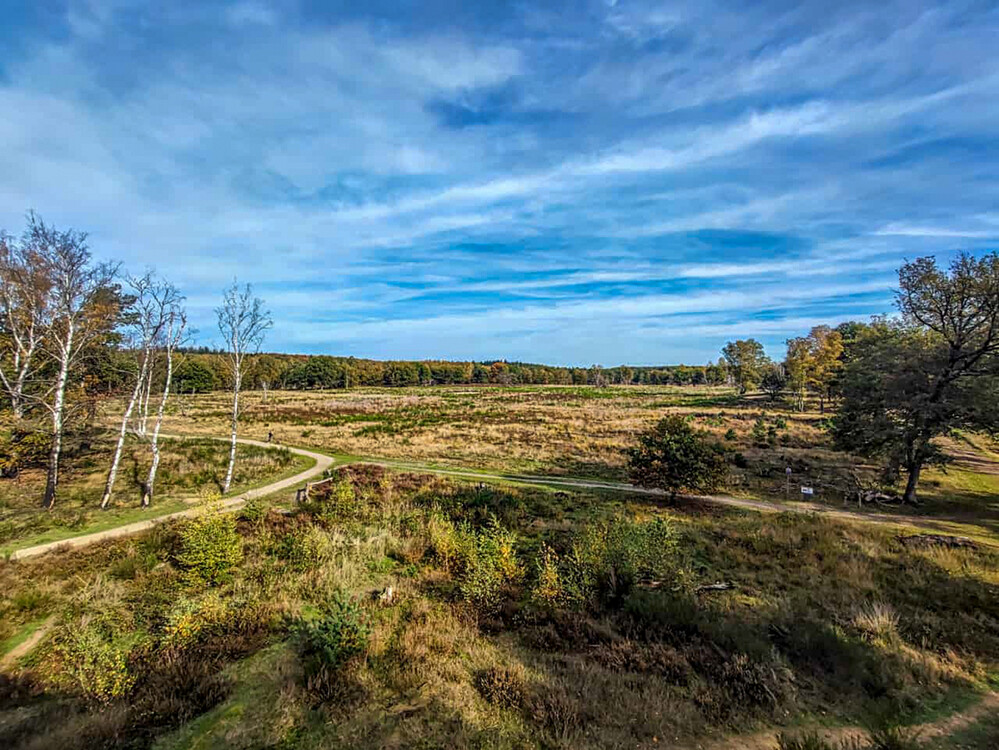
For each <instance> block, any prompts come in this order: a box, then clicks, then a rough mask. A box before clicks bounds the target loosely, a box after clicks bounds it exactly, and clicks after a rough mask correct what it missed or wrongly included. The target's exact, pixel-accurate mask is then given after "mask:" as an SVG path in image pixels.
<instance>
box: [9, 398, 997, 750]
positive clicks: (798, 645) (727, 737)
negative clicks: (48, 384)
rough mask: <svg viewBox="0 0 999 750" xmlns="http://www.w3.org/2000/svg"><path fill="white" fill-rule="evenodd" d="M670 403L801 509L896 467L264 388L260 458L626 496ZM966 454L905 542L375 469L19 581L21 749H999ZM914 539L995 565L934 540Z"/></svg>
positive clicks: (768, 421)
mask: <svg viewBox="0 0 999 750" xmlns="http://www.w3.org/2000/svg"><path fill="white" fill-rule="evenodd" d="M225 407H226V404H225V396H224V394H209V395H204V396H196V397H185V398H184V399H182V400H178V403H177V404H175V405H174V406H173V409H172V413H171V414H170V415H169V423H168V425H167V426H166V429H167V430H168V431H169V432H170V433H174V434H183V435H202V436H209V435H214V436H217V435H223V434H224V433H225V419H226V417H225ZM667 411H677V412H680V413H683V414H686V415H688V416H689V417H690V418H691V420H692V421H693V422H694V423H695V424H696V425H697V426H699V427H700V428H702V429H704V430H707V431H708V432H710V433H711V434H712V435H713V436H714V438H716V439H717V440H718V441H720V442H721V443H722V444H723V445H724V446H725V449H726V450H725V454H726V465H727V467H728V479H727V486H726V487H725V488H724V491H725V492H728V493H731V494H734V495H740V496H743V497H747V498H752V497H757V498H765V499H768V500H770V501H773V502H775V503H781V502H789V503H797V502H800V501H799V500H796V499H792V498H785V496H784V491H785V481H786V480H785V477H784V469H785V467H786V466H791V467H792V471H793V477H794V483H795V487H797V485H799V484H803V483H805V482H807V483H809V484H810V485H812V486H814V487H815V488H816V489H817V491H818V493H819V494H818V499H817V502H818V503H819V504H825V505H826V506H830V507H836V508H841V507H842V504H843V495H844V493H846V492H847V491H848V490H849V487H850V484H849V483H850V482H856V481H858V479H859V481H865V479H866V478H868V477H870V476H872V475H873V473H874V470H875V469H874V467H872V466H865V465H863V464H862V463H861V462H858V461H856V460H855V459H853V458H852V457H850V456H844V455H843V454H838V453H835V452H833V451H832V450H831V449H830V446H829V445H828V441H827V438H826V434H825V431H824V430H823V424H822V422H823V420H824V419H825V415H822V414H819V413H816V412H806V413H803V414H797V413H792V412H790V411H788V410H787V409H786V408H784V407H782V406H781V405H779V404H772V403H768V402H765V401H763V400H761V399H760V398H757V397H752V398H749V399H745V400H740V399H738V398H737V397H736V395H735V394H734V393H733V392H731V391H729V390H725V389H707V388H663V387H627V388H613V387H612V388H601V389H593V388H582V387H576V388H572V387H565V388H559V387H530V388H467V387H466V388H462V387H454V388H418V389H399V390H387V389H360V390H357V391H349V392H333V393H293V392H280V393H271V394H269V395H268V398H267V400H266V403H265V402H264V400H263V397H262V394H260V393H251V394H248V395H247V399H246V402H245V408H244V412H243V418H244V422H243V425H242V427H241V434H242V435H243V436H245V437H252V438H260V439H266V437H267V435H268V433H273V439H274V440H275V441H276V442H279V443H290V444H297V445H301V446H304V447H313V448H317V449H319V450H323V451H327V452H331V453H336V454H338V455H339V456H341V457H343V458H358V457H361V458H372V459H373V458H385V459H394V460H396V461H399V462H407V463H410V464H413V465H424V466H430V465H434V466H449V467H463V468H468V469H483V470H490V471H492V472H496V473H504V474H513V473H531V474H537V475H549V476H562V477H566V476H574V477H590V478H602V479H606V480H621V479H624V478H625V477H626V474H625V471H624V459H623V455H622V450H623V449H624V448H625V447H627V446H628V445H629V444H630V443H631V441H632V440H634V437H635V435H636V433H637V432H638V431H639V430H641V429H643V428H644V427H645V426H647V425H648V424H650V423H651V422H653V421H654V420H655V419H657V418H658V417H660V416H662V415H663V414H664V413H666V412H667ZM187 445H189V446H191V448H190V449H191V450H194V447H197V446H200V447H199V448H198V450H201V451H210V450H211V448H210V446H211V445H212V444H211V443H209V442H207V441H201V440H197V441H195V442H193V443H190V444H177V446H175V448H176V449H177V450H178V455H177V456H175V458H174V461H176V462H181V463H179V464H177V466H176V467H175V469H176V470H174V471H173V472H172V475H174V476H176V477H177V479H176V480H175V484H176V486H175V491H176V492H178V493H182V492H183V491H185V490H186V489H190V488H191V487H193V485H195V484H202V483H205V482H207V483H211V481H212V480H211V478H210V477H208V476H207V475H205V476H203V477H201V478H200V479H195V477H196V476H197V474H196V472H195V471H194V469H195V468H196V467H201V468H202V469H203V470H204V471H209V468H208V467H209V466H211V465H214V464H216V463H218V461H217V457H216V458H211V457H208V456H207V454H206V455H205V456H204V457H203V458H204V461H203V462H202V463H201V464H199V463H197V461H195V460H194V459H193V458H192V457H190V456H187V454H185V453H184V451H185V450H188V448H186V447H185V446H187ZM215 445H216V447H218V444H215ZM945 447H946V449H947V451H948V453H949V454H950V455H952V456H953V457H954V459H955V462H954V464H953V465H952V466H951V467H950V468H949V469H948V471H947V472H946V473H944V472H941V471H934V472H928V473H927V476H926V483H925V487H924V493H923V494H924V497H925V502H924V504H923V505H922V506H921V507H919V508H917V509H909V510H904V511H900V510H899V509H898V508H896V507H892V508H891V509H889V510H880V509H865V510H864V512H869V513H872V514H878V513H881V514H883V517H882V518H880V519H877V518H866V517H865V518H862V519H853V520H846V519H842V518H833V517H822V516H820V515H816V514H810V513H808V514H801V513H769V512H768V513H761V512H757V511H755V510H746V509H736V508H730V507H723V506H720V505H718V504H715V503H711V502H708V501H703V500H693V499H680V500H678V501H677V502H675V503H666V502H665V501H664V500H663V499H661V498H657V497H650V496H642V495H635V494H623V493H620V492H615V491H611V490H592V491H591V490H585V489H566V488H561V489H560V488H558V487H545V486H532V487H526V486H520V485H517V484H516V483H515V482H510V481H497V480H496V478H492V479H490V481H489V482H487V483H483V482H480V481H478V480H474V481H473V480H470V479H469V480H460V479H454V478H445V477H441V476H433V475H430V474H428V473H426V472H421V471H419V470H415V469H408V470H402V469H399V468H394V469H386V468H382V467H377V466H364V465H354V466H347V467H343V468H340V469H338V470H337V471H336V472H335V474H334V477H333V481H332V482H331V483H329V484H327V485H326V486H325V487H324V488H322V489H317V490H316V491H315V492H314V493H313V495H312V497H311V499H310V501H309V502H308V503H307V504H304V505H300V506H294V505H293V504H292V503H291V497H290V496H280V497H272V498H269V499H267V500H264V501H260V502H254V503H252V504H251V505H249V506H247V507H246V508H244V509H243V510H241V511H240V512H239V514H238V517H234V516H233V515H215V514H211V513H210V514H208V515H206V516H204V517H202V518H200V519H198V520H195V521H186V522H175V523H170V524H168V525H162V526H158V527H157V528H155V529H154V530H152V531H150V532H147V533H145V534H142V535H139V536H136V537H133V538H130V539H120V540H115V541H109V542H105V543H102V544H99V545H95V546H93V547H89V548H86V549H83V550H79V551H75V552H66V553H59V554H54V555H48V556H45V557H42V558H38V559H34V560H30V561H19V562H16V563H7V564H0V592H2V593H0V622H2V623H3V626H2V630H0V658H3V655H5V654H6V655H9V654H14V656H13V657H8V662H9V663H8V664H7V666H6V667H5V668H4V669H3V670H0V746H4V747H8V746H9V747H17V748H46V747H55V746H66V745H71V744H73V743H76V744H83V745H85V746H87V747H104V748H145V747H153V748H158V749H159V750H180V749H181V748H209V747H223V746H224V747H234V748H245V749H246V750H251V749H256V748H302V749H303V750H317V749H320V748H394V747H424V748H436V747H461V748H606V747H648V748H653V747H676V748H683V749H685V750H694V749H695V748H698V749H700V750H734V749H735V748H753V749H755V750H778V748H779V749H780V750H943V748H951V747H962V748H968V749H971V750H986V749H987V748H994V747H996V746H997V743H999V727H997V725H996V723H995V721H994V719H993V718H992V714H993V711H992V709H991V708H990V707H994V705H995V700H996V699H995V693H994V692H993V691H994V690H995V689H996V687H997V686H999V551H997V550H999V534H997V533H996V529H995V516H996V509H995V507H994V505H995V503H996V501H997V496H999V486H997V484H996V479H997V477H996V474H995V471H994V467H995V466H996V454H995V453H994V450H995V446H993V445H992V444H991V442H990V441H988V440H987V439H985V438H984V437H982V436H978V435H961V434H956V435H952V436H950V437H948V438H947V440H946V446H945ZM199 455H200V454H199ZM254 455H256V458H255V459H252V457H251V459H252V460H249V461H247V462H246V463H247V465H248V466H250V467H254V466H255V465H256V464H255V463H254V461H256V462H257V463H258V464H259V466H257V468H254V469H252V471H257V469H259V471H260V472H261V473H271V474H272V473H273V472H274V471H276V470H280V467H279V466H278V465H276V464H275V463H274V462H275V461H278V456H277V453H275V454H272V453H269V452H267V451H261V452H260V453H259V454H254ZM185 456H187V457H185ZM184 461H188V462H189V463H187V464H185V463H183V462H184ZM185 466H186V467H188V468H186V469H185V468H183V467H185ZM249 470H250V469H248V471H249ZM251 480H252V477H249V476H247V477H244V481H251ZM275 506H276V507H275ZM799 507H800V506H799ZM851 508H852V509H853V510H856V506H851ZM889 513H890V514H894V515H893V516H889V515H887V514H889ZM899 513H907V514H909V515H908V516H906V517H903V518H901V519H898V518H895V517H894V516H896V515H897V514H899ZM945 516H952V517H953V518H954V519H957V520H953V521H951V520H946V519H945V518H944V517H945ZM961 519H964V521H963V522H962V521H961ZM871 520H880V521H886V520H889V521H892V522H891V523H870V522H868V521H871ZM899 521H901V523H899ZM909 521H911V522H913V523H916V522H919V523H930V522H936V523H939V525H940V526H941V527H942V528H953V529H955V530H961V531H962V532H963V531H964V530H965V529H968V528H971V529H973V530H974V532H975V533H974V536H975V539H976V543H975V544H974V545H973V546H970V547H968V548H956V549H952V548H946V547H939V546H933V545H929V546H926V545H921V544H916V543H913V542H911V541H910V540H907V539H906V537H907V536H908V535H910V534H912V533H914V530H913V529H911V528H907V527H906V525H905V524H906V523H907V522H909ZM36 640H37V642H36ZM25 643H28V644H32V648H30V650H27V651H25V652H24V653H22V649H23V644H25ZM782 733H783V738H782V737H781V734H782ZM844 743H846V744H844Z"/></svg>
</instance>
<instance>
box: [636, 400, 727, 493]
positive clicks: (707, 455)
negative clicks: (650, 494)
mask: <svg viewBox="0 0 999 750" xmlns="http://www.w3.org/2000/svg"><path fill="white" fill-rule="evenodd" d="M707 438H708V436H707V433H704V432H698V431H696V430H694V428H693V427H691V426H690V423H689V422H688V420H687V419H686V418H685V417H683V416H681V415H679V414H669V415H667V416H665V417H663V418H662V419H661V420H659V422H657V423H656V424H655V425H653V426H652V428H650V429H649V430H646V431H645V432H643V433H642V434H641V435H639V436H638V445H636V446H635V447H633V448H629V449H628V450H627V451H625V452H626V454H627V456H628V472H629V477H630V479H631V481H632V482H633V483H634V484H637V485H638V486H640V487H654V488H656V489H660V490H662V491H663V492H666V493H667V494H668V495H669V496H670V497H671V498H675V497H676V495H677V493H679V492H682V491H691V492H704V491H710V490H713V489H715V488H716V487H717V486H718V485H719V484H721V482H722V480H723V479H724V477H725V462H724V460H723V458H722V447H721V446H720V445H718V444H717V443H714V442H712V441H709V440H708V439H707Z"/></svg>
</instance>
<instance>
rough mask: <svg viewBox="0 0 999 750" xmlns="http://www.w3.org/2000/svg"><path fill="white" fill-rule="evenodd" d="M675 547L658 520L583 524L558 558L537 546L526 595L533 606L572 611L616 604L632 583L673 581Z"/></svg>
mask: <svg viewBox="0 0 999 750" xmlns="http://www.w3.org/2000/svg"><path fill="white" fill-rule="evenodd" d="M676 548H677V540H676V535H675V532H674V530H673V527H672V525H671V524H670V523H669V522H668V521H666V520H665V519H662V518H656V519H654V520H652V521H647V522H644V523H642V522H635V521H627V520H617V521H614V522H611V523H605V524H594V525H591V526H588V527H586V528H584V529H583V531H581V532H580V533H579V534H577V535H576V537H575V538H574V539H573V541H572V545H571V548H570V550H569V553H568V554H566V555H565V556H564V557H562V558H559V557H558V556H557V555H556V554H555V553H554V552H553V551H552V550H551V549H549V548H547V547H543V548H542V550H541V553H540V555H539V557H538V561H537V564H536V571H537V578H536V582H535V585H534V588H533V590H532V594H531V597H532V599H533V600H534V601H535V602H536V603H538V604H544V605H547V606H566V607H570V608H576V609H579V608H585V607H591V606H596V605H598V604H616V603H619V602H620V601H621V600H622V598H623V597H625V596H626V595H627V594H628V592H630V591H631V590H632V588H634V586H635V585H636V584H638V583H651V582H655V583H656V584H657V585H662V584H664V583H666V584H671V583H675V582H676V581H677V579H678V577H679V575H680V569H679V567H678V566H677V562H676Z"/></svg>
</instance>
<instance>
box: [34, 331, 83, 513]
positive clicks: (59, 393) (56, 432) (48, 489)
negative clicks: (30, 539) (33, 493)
mask: <svg viewBox="0 0 999 750" xmlns="http://www.w3.org/2000/svg"><path fill="white" fill-rule="evenodd" d="M75 335H76V324H75V323H74V321H73V320H72V319H70V320H69V321H68V323H67V326H66V342H65V345H64V346H63V347H62V348H61V349H62V351H61V352H60V355H61V356H60V357H59V377H58V379H57V380H56V388H55V396H54V399H53V402H52V446H51V448H50V449H49V467H48V473H47V475H46V478H45V497H44V498H43V500H42V507H44V508H48V509H49V510H51V509H52V507H53V506H54V505H55V497H56V488H57V487H58V485H59V456H60V454H61V453H62V412H63V408H64V407H65V404H66V383H67V382H68V381H69V360H70V357H71V354H72V352H73V338H74V336H75Z"/></svg>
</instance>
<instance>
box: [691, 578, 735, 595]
mask: <svg viewBox="0 0 999 750" xmlns="http://www.w3.org/2000/svg"><path fill="white" fill-rule="evenodd" d="M734 588H735V584H734V583H732V582H730V581H719V582H718V583H706V584H704V585H703V586H698V587H697V588H696V589H694V593H696V594H706V593H708V592H710V591H728V590H729V589H734Z"/></svg>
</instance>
